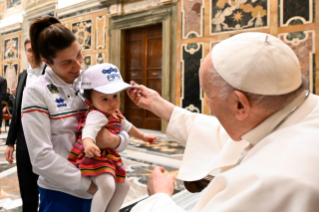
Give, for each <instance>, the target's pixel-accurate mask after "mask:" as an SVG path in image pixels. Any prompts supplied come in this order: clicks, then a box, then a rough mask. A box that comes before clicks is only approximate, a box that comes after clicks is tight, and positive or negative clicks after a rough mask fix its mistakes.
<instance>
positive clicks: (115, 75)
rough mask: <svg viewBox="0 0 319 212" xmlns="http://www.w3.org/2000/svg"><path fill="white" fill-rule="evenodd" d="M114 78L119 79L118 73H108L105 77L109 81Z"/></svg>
mask: <svg viewBox="0 0 319 212" xmlns="http://www.w3.org/2000/svg"><path fill="white" fill-rule="evenodd" d="M116 78H118V79H121V76H120V75H119V74H110V75H108V76H107V79H108V80H109V82H112V81H113V80H115V79H116Z"/></svg>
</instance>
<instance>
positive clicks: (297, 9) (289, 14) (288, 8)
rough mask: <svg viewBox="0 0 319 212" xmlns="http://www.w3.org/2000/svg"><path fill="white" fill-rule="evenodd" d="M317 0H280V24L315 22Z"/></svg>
mask: <svg viewBox="0 0 319 212" xmlns="http://www.w3.org/2000/svg"><path fill="white" fill-rule="evenodd" d="M314 2H315V0H302V1H300V0H280V3H279V10H278V11H279V17H280V23H279V25H280V26H288V25H297V24H307V23H312V22H313V18H314V17H313V10H314V8H313V6H314Z"/></svg>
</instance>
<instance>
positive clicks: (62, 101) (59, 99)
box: [55, 98, 67, 107]
mask: <svg viewBox="0 0 319 212" xmlns="http://www.w3.org/2000/svg"><path fill="white" fill-rule="evenodd" d="M55 102H56V103H57V104H58V105H57V106H58V107H66V106H67V104H66V103H64V99H62V98H58V99H56V100H55Z"/></svg>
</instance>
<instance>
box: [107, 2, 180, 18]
mask: <svg viewBox="0 0 319 212" xmlns="http://www.w3.org/2000/svg"><path fill="white" fill-rule="evenodd" d="M173 2H174V1H172V0H144V1H136V2H129V3H123V4H113V5H111V6H110V13H109V15H110V16H117V15H123V14H132V13H137V12H142V11H143V12H144V11H147V10H150V9H153V8H157V7H160V6H163V5H167V4H171V3H173Z"/></svg>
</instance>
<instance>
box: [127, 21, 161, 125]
mask: <svg viewBox="0 0 319 212" xmlns="http://www.w3.org/2000/svg"><path fill="white" fill-rule="evenodd" d="M125 50H126V51H125V81H127V82H129V81H131V80H134V81H135V82H136V83H138V84H143V85H145V86H147V87H149V88H151V89H153V90H156V91H157V92H158V93H159V94H161V90H162V25H156V26H149V27H144V28H138V29H132V30H128V31H126V34H125ZM125 95H126V97H125V112H124V113H125V116H126V118H127V119H128V120H129V121H130V122H132V123H133V124H134V125H135V126H136V127H138V128H144V129H152V130H161V119H160V118H159V117H157V116H155V115H154V114H153V113H151V112H149V111H146V110H143V109H141V108H139V107H137V106H136V105H135V104H134V103H133V102H132V101H131V100H130V99H129V98H128V96H127V94H125Z"/></svg>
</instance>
